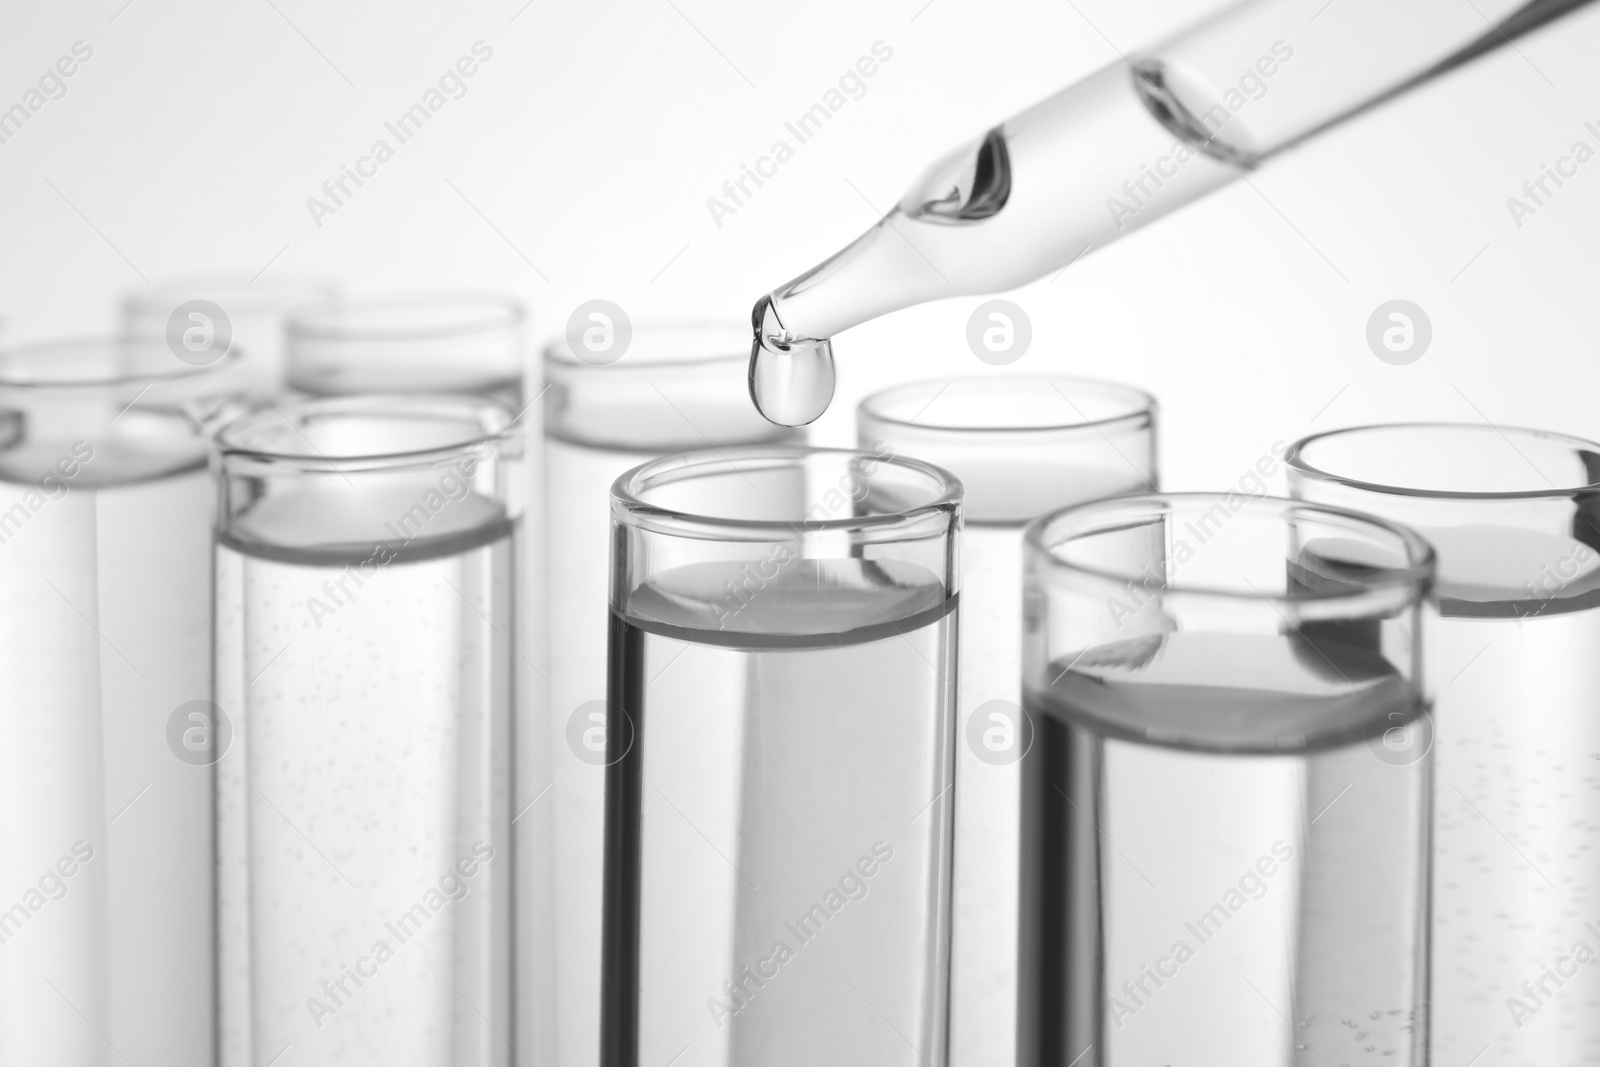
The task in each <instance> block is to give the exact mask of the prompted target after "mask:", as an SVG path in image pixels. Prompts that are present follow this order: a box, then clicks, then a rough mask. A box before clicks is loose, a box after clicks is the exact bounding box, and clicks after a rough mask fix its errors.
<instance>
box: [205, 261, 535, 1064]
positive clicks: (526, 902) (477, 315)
mask: <svg viewBox="0 0 1600 1067" xmlns="http://www.w3.org/2000/svg"><path fill="white" fill-rule="evenodd" d="M527 320H528V313H527V309H526V308H525V307H524V306H523V304H522V303H521V302H520V301H519V300H517V299H516V298H514V297H511V296H508V295H505V294H502V293H493V292H449V291H443V292H427V293H417V294H409V295H388V296H375V297H370V298H364V299H357V300H347V301H340V302H337V303H328V304H323V305H320V306H316V307H308V308H305V309H302V311H301V312H300V313H297V314H294V315H291V316H290V317H289V321H288V325H287V334H288V358H287V362H288V371H287V385H288V388H289V389H290V390H292V391H293V392H295V393H296V394H298V395H300V396H321V397H329V396H355V395H363V394H370V393H385V394H407V395H440V394H452V395H463V396H476V397H481V398H484V399H487V400H491V401H494V402H495V403H498V404H501V405H502V406H504V407H506V408H507V409H508V410H509V411H511V412H512V413H514V414H515V415H516V418H517V422H518V423H519V425H520V426H521V428H522V433H523V440H524V441H527V442H535V443H537V442H538V441H539V439H540V438H539V420H540V412H539V410H538V409H537V408H536V407H534V406H533V405H532V403H531V402H530V401H529V400H528V399H525V398H528V397H531V396H533V395H534V393H533V392H532V391H531V390H530V388H529V386H528V384H527V383H526V382H525V378H526V376H527V375H528V374H529V373H530V372H531V371H532V368H531V367H529V366H528V359H527V357H528V343H527V325H528V323H527ZM521 469H522V471H523V475H524V477H526V478H527V479H528V484H527V486H526V487H525V488H524V495H523V499H524V501H525V502H526V503H525V517H524V522H523V528H524V530H525V531H527V532H526V534H525V535H524V537H523V538H522V539H521V551H522V553H523V556H522V559H521V560H520V561H519V562H518V565H517V573H518V580H519V581H520V582H521V583H522V585H523V587H524V590H523V595H524V597H525V603H526V604H528V605H529V606H530V607H529V610H528V611H526V612H525V613H524V614H523V616H522V618H521V619H520V620H519V622H520V626H519V633H520V637H519V639H518V646H519V647H518V649H517V655H518V657H519V660H520V661H521V662H522V664H523V665H524V666H525V667H526V668H527V670H528V673H529V676H530V677H529V679H528V681H527V682H526V683H525V684H524V686H523V688H522V691H521V692H520V693H519V699H521V700H522V701H523V702H524V704H525V707H524V708H523V710H522V711H521V712H520V713H519V714H520V716H521V718H522V720H523V721H524V723H525V724H526V728H524V729H522V730H520V731H519V732H518V733H517V738H516V743H517V745H518V748H519V752H518V756H517V768H518V776H519V779H520V780H519V783H518V785H517V789H516V793H517V796H518V797H519V798H520V799H519V803H518V810H519V811H521V810H522V807H523V805H524V804H527V803H528V802H530V801H531V800H533V799H534V798H536V797H540V796H541V795H542V794H543V792H544V790H545V789H546V787H547V786H549V784H550V777H549V774H550V772H549V751H548V748H547V738H548V736H549V731H548V730H546V729H543V722H544V717H545V714H546V712H545V705H544V701H545V699H546V698H547V696H548V691H547V690H548V687H547V685H546V679H547V678H548V675H549V668H548V666H547V665H546V663H545V635H544V623H545V618H546V614H545V608H544V603H545V596H544V577H545V576H544V550H543V544H542V541H543V529H544V518H543V514H542V509H543V505H544V493H543V490H542V485H541V478H542V476H543V470H542V467H541V465H540V463H539V462H538V458H537V457H536V456H534V457H530V458H529V461H528V462H526V463H524V464H522V465H521ZM549 808H550V806H549V805H548V804H544V803H541V804H538V805H536V806H534V807H532V808H530V809H529V810H527V811H525V812H523V813H522V814H521V815H520V816H519V817H518V819H517V824H516V827H515V835H516V839H517V857H516V862H517V863H518V865H519V868H521V869H519V873H518V885H519V887H520V891H519V893H518V896H517V901H516V907H517V909H518V920H517V924H516V928H517V931H518V937H519V938H520V939H522V940H521V941H520V948H519V951H518V953H517V958H518V963H519V968H520V970H519V974H518V976H517V1005H518V1007H517V1011H518V1018H519V1023H518V1026H519V1028H520V1029H521V1030H522V1031H523V1032H524V1033H531V1032H534V1031H538V1032H540V1033H545V1032H546V1031H547V1030H549V1028H550V1027H552V1026H553V1025H554V1021H553V1019H551V1018H550V1008H549V998H550V997H551V996H552V992H551V989H550V987H549V983H550V981H552V980H553V979H552V972H550V971H549V970H548V967H549V966H550V963H551V961H550V959H549V954H550V953H549V946H548V945H547V944H545V942H544V938H545V937H546V936H547V935H548V933H549V929H550V927H549V923H550V915H549V912H548V907H549V892H550V881H549V880H550V870H549V858H548V856H549V851H550V846H549V843H548V837H549V833H550V825H551V823H550V819H551V813H550V810H549ZM535 886H540V887H541V888H539V889H538V890H537V891H535V889H534V887H535ZM235 940H236V941H237V937H236V938H235ZM245 951H246V949H245V948H244V947H243V946H242V945H241V946H240V947H239V948H238V950H237V952H238V953H243V952H245ZM233 1029H234V1028H233V1027H228V1030H229V1032H232V1031H233Z"/></svg>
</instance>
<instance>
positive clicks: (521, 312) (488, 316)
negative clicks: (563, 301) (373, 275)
mask: <svg viewBox="0 0 1600 1067" xmlns="http://www.w3.org/2000/svg"><path fill="white" fill-rule="evenodd" d="M526 320H527V312H526V310H525V309H524V308H523V306H522V304H521V303H520V302H518V301H517V300H515V299H513V298H511V297H508V296H503V295H500V294H497V293H421V294H415V295H404V296H389V297H380V298H374V299H368V300H350V301H341V302H338V303H334V304H328V305H324V306H322V307H318V308H309V309H306V310H304V311H302V312H300V313H297V314H294V315H291V316H290V317H289V321H288V325H287V332H288V372H287V381H288V386H289V388H290V389H292V390H294V391H296V392H299V393H303V394H307V395H310V396H349V395H352V394H356V393H466V394H475V395H480V396H489V397H493V398H495V399H498V400H500V401H501V402H502V403H504V404H506V405H507V406H508V407H510V408H511V410H512V411H520V410H521V409H522V405H523V403H524V401H523V376H524V373H525V370H526V367H525V363H526V360H527V354H528V353H527V339H526V329H527V322H526Z"/></svg>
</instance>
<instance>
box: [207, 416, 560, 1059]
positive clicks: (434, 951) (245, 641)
mask: <svg viewBox="0 0 1600 1067" xmlns="http://www.w3.org/2000/svg"><path fill="white" fill-rule="evenodd" d="M280 407H282V411H281V413H280V411H279V410H274V409H265V410H263V411H260V412H258V413H256V414H255V415H252V416H247V417H245V418H243V419H240V420H237V421H235V422H233V423H231V424H230V425H228V426H227V427H225V428H224V429H223V431H222V432H221V433H220V434H219V436H218V438H217V445H218V450H219V452H218V458H217V463H216V468H217V478H218V485H219V492H220V494H221V500H220V506H219V515H220V518H219V528H218V531H217V548H216V574H217V625H216V674H217V682H216V692H217V697H216V700H217V703H218V704H219V705H221V706H222V707H223V708H225V709H229V710H230V713H231V714H233V715H234V716H235V718H236V721H237V723H238V729H237V731H236V733H235V737H234V743H233V747H232V751H230V753H229V755H228V757H227V758H226V759H225V760H224V761H223V764H222V765H221V766H222V768H223V770H224V774H223V776H222V778H221V780H220V782H219V792H218V805H219V822H218V842H219V848H220V849H221V851H222V855H223V857H224V858H225V860H226V861H227V862H226V863H225V864H224V866H223V868H222V873H223V877H224V879H225V880H226V879H229V878H233V879H238V880H239V881H238V882H236V883H234V884H225V885H224V890H225V893H224V897H223V901H224V913H223V919H224V920H225V923H228V924H231V925H232V926H236V927H242V928H243V929H244V930H245V932H246V934H247V940H248V945H249V949H250V951H249V955H248V957H247V959H246V960H245V961H242V962H243V963H244V964H245V966H243V967H242V968H241V967H239V966H237V964H238V963H240V962H241V961H237V960H235V961H234V962H235V964H236V966H234V967H230V968H228V969H225V970H224V971H223V973H222V975H221V978H222V982H221V990H220V992H221V995H222V998H223V1003H225V1004H239V1003H243V1004H245V1005H247V1006H248V1009H249V1015H248V1017H247V1018H245V1019H243V1020H241V1019H239V1018H238V1017H237V1016H234V1017H233V1018H232V1019H231V1020H230V1021H232V1022H233V1024H234V1025H235V1026H236V1027H239V1026H240V1025H241V1024H243V1027H242V1034H243V1036H244V1045H245V1047H244V1048H243V1049H242V1050H239V1049H237V1048H234V1049H232V1050H230V1053H229V1054H230V1055H231V1056H234V1057H238V1059H237V1060H236V1061H235V1062H239V1063H242V1064H249V1065H252V1067H257V1065H263V1064H267V1063H271V1062H272V1061H273V1060H274V1059H275V1058H277V1057H279V1056H282V1055H284V1054H285V1050H287V1049H292V1050H293V1053H292V1054H293V1056H294V1057H295V1058H296V1060H297V1061H298V1062H301V1063H306V1064H315V1065H335V1064H340V1065H342V1064H355V1063H383V1064H391V1065H398V1067H405V1065H414V1067H434V1065H437V1064H444V1063H449V1064H455V1065H462V1067H488V1065H508V1064H510V1063H512V1062H513V1061H514V1060H515V1059H516V1058H517V1056H518V1051H517V1050H518V1049H520V1050H522V1053H521V1054H522V1055H528V1056H542V1055H543V1051H542V1048H541V1044H540V1043H541V1041H543V1040H544V1039H545V1033H544V1032H543V1031H540V1030H538V1029H535V1030H533V1031H531V1032H530V1031H529V1030H528V1029H527V1027H526V1025H525V1023H524V1021H523V1019H522V1018H520V1014H521V1013H520V1011H519V1008H520V1005H519V1004H517V1002H516V1000H515V998H516V997H517V996H518V995H519V993H520V992H521V991H519V989H518V987H517V979H518V978H519V977H521V975H522V974H523V973H526V968H525V961H523V960H521V959H519V958H518V957H519V954H520V953H522V952H524V951H526V950H527V948H528V945H527V941H526V939H525V938H523V937H521V936H518V935H519V933H520V932H519V931H518V930H517V919H516V918H514V908H515V898H516V897H518V896H520V895H521V894H524V893H530V892H531V893H535V894H536V893H537V892H538V890H537V887H530V886H526V885H523V884H520V880H519V878H518V873H519V872H520V871H521V870H523V869H524V867H525V866H528V865H521V864H519V863H518V856H517V853H518V851H519V845H520V843H521V842H520V841H514V840H513V826H512V824H513V821H514V820H515V819H516V818H517V815H518V811H517V804H516V792H515V788H516V783H517V781H518V768H517V766H516V763H517V759H518V757H519V755H520V750H519V749H517V748H516V747H514V738H515V732H516V730H517V709H518V700H519V697H518V694H519V691H520V689H521V688H522V687H523V686H524V685H525V684H526V683H525V681H524V675H523V671H524V670H525V667H524V665H523V661H522V660H521V657H520V656H519V655H518V652H517V640H518V636H519V619H520V617H521V612H520V610H519V605H518V599H519V588H518V582H517V568H518V564H519V560H520V558H521V556H520V539H521V536H522V532H521V531H522V523H523V514H522V501H523V494H524V492H525V487H524V483H523V472H522V470H521V464H522V462H523V455H522V448H521V441H520V434H519V431H518V430H517V429H516V428H515V427H514V426H513V425H512V424H511V415H510V413H508V412H506V411H505V410H504V409H502V408H500V407H499V406H498V405H495V404H492V403H487V402H482V401H476V400H466V399H460V398H435V397H413V398H397V397H348V398H332V399H317V400H310V401H304V402H301V403H297V404H292V405H288V406H280ZM241 984H242V985H243V988H242V989H241V988H240V986H241Z"/></svg>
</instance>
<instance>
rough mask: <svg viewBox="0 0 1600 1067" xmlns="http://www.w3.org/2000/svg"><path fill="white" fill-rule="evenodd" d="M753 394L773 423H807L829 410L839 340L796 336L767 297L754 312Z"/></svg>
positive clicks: (760, 407) (786, 424) (751, 368)
mask: <svg viewBox="0 0 1600 1067" xmlns="http://www.w3.org/2000/svg"><path fill="white" fill-rule="evenodd" d="M751 318H752V324H753V325H754V327H755V341H754V342H753V343H752V344H751V346H750V399H751V400H752V401H754V402H755V405H756V410H757V411H759V412H761V414H762V415H763V416H764V417H765V418H766V419H767V421H768V422H773V423H777V424H778V425H779V426H804V425H806V424H807V423H811V422H815V421H816V420H817V419H818V418H820V417H821V416H822V413H823V412H824V411H827V410H828V403H829V402H830V401H831V400H832V399H833V386H834V370H833V343H832V342H831V341H829V340H828V339H827V338H822V339H817V338H794V337H790V336H788V333H787V331H785V330H784V328H783V324H782V323H781V322H779V321H778V316H777V314H776V313H775V312H774V311H773V310H772V300H771V298H770V297H762V298H761V302H760V303H758V304H757V305H756V307H755V312H754V314H753V315H752V316H751Z"/></svg>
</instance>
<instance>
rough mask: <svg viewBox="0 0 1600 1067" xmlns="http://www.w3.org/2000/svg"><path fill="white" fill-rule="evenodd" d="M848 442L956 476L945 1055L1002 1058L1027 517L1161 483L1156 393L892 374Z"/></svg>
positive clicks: (1061, 382)
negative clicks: (955, 739)
mask: <svg viewBox="0 0 1600 1067" xmlns="http://www.w3.org/2000/svg"><path fill="white" fill-rule="evenodd" d="M856 426H857V434H858V443H859V445H860V447H861V448H863V449H869V450H870V449H889V450H892V452H893V454H895V455H903V456H909V457H912V458H915V459H922V460H926V461H928V462H930V463H934V464H936V465H938V466H940V467H942V468H944V469H945V470H948V471H950V472H952V473H953V474H955V475H956V476H957V477H958V478H960V479H961V483H962V485H963V487H964V488H965V491H966V501H965V511H964V514H965V528H964V529H963V531H962V543H961V572H962V577H961V581H962V585H961V600H962V605H961V618H962V627H961V640H960V643H959V648H960V660H961V670H960V679H961V681H960V687H959V694H958V697H957V715H958V723H959V728H960V733H961V741H960V743H959V744H958V745H957V749H956V773H957V788H956V811H955V818H956V853H955V888H954V907H955V917H954V927H953V934H952V937H953V949H952V965H951V966H952V975H951V1008H950V1012H951V1019H950V1059H951V1063H952V1064H954V1065H955V1067H967V1065H972V1067H977V1065H979V1064H984V1063H992V1062H1001V1063H1009V1062H1011V1061H1012V1056H1013V1053H1014V1048H1015V1042H1016V997H1017V987H1016V983H1017V953H1016V945H1017V911H1016V908H1017V877H1018V862H1019V857H1018V853H1017V846H1018V837H1017V835H1018V832H1019V825H1018V819H1019V817H1020V816H1019V812H1020V809H1019V792H1018V789H1019V785H1020V781H1021V766H1020V763H1019V761H1020V760H1021V759H1022V757H1023V756H1024V755H1025V754H1026V751H1027V748H1028V745H1029V743H1030V740H1031V738H1032V733H1033V731H1032V727H1031V725H1030V724H1029V723H1027V722H1026V721H1025V719H1024V716H1023V713H1022V685H1021V676H1022V530H1023V527H1024V526H1025V525H1026V524H1027V523H1028V522H1029V521H1030V520H1032V519H1034V518H1036V517H1038V516H1039V515H1043V514H1045V513H1046V512H1049V511H1053V510H1055V509H1057V508H1061V507H1065V506H1067V505H1069V504H1079V503H1085V502H1088V501H1090V500H1097V499H1099V498H1101V497H1107V496H1116V495H1119V494H1122V493H1131V492H1142V491H1147V490H1151V489H1155V488H1156V478H1157V475H1156V402H1155V400H1154V399H1153V398H1152V397H1150V396H1149V395H1147V394H1145V393H1143V392H1140V391H1139V390H1136V389H1130V388H1127V387H1125V386H1120V385H1113V384H1110V383H1105V382H1094V381H1086V380H1083V379H1075V378H1040V377H1013V376H1006V377H999V376H985V377H969V378H947V379H937V380H929V381H925V382H916V383H912V384H909V385H901V386H896V387H894V388H891V389H887V390H885V391H883V392H880V393H876V394H874V395H872V396H869V397H868V398H867V399H866V400H864V401H862V402H861V405H860V406H859V407H858V408H857V409H856Z"/></svg>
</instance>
